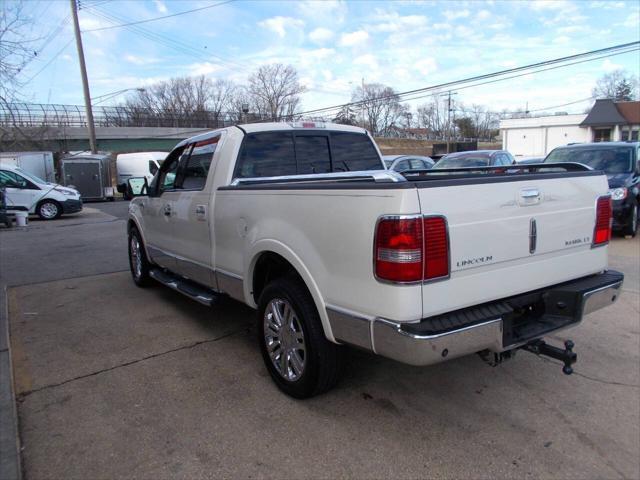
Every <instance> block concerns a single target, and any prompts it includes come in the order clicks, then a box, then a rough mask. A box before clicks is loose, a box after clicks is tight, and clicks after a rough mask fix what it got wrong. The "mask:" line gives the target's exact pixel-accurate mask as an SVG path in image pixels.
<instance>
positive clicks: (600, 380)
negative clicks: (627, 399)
mask: <svg viewBox="0 0 640 480" xmlns="http://www.w3.org/2000/svg"><path fill="white" fill-rule="evenodd" d="M536 357H537V358H539V359H540V360H542V361H543V362H548V363H553V364H554V365H559V366H561V367H562V366H563V365H564V364H563V363H560V362H556V361H554V360H551V359H549V358H544V357H541V356H540V355H536ZM572 375H577V376H578V377H582V378H586V379H587V380H591V381H592V382H597V383H603V384H605V385H617V386H620V387H631V388H640V385H634V384H633V383H622V382H615V381H613V380H603V379H601V378H597V377H591V376H589V375H585V374H584V373H580V372H576V371H575V370H574V371H573V373H572Z"/></svg>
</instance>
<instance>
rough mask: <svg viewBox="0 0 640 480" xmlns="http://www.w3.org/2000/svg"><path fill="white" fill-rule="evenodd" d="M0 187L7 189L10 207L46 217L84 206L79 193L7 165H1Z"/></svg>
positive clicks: (45, 218) (56, 215)
mask: <svg viewBox="0 0 640 480" xmlns="http://www.w3.org/2000/svg"><path fill="white" fill-rule="evenodd" d="M0 187H3V188H4V189H5V201H6V204H7V211H8V212H14V213H15V211H26V212H29V213H31V214H37V215H38V216H39V217H40V218H42V219H43V220H53V219H54V218H58V217H60V215H63V214H67V213H76V212H79V211H80V210H82V199H81V198H80V193H79V192H78V191H77V190H74V189H73V188H68V187H63V186H62V185H58V184H56V183H47V182H45V181H44V180H42V179H40V178H38V177H36V176H35V175H32V174H30V173H27V172H25V171H24V170H22V169H20V168H16V167H10V166H8V165H1V166H0Z"/></svg>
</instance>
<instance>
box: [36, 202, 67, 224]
mask: <svg viewBox="0 0 640 480" xmlns="http://www.w3.org/2000/svg"><path fill="white" fill-rule="evenodd" d="M36 213H37V214H38V216H39V217H40V218H41V219H43V220H54V219H56V218H58V217H59V216H60V215H62V206H61V205H60V204H59V203H58V202H56V201H55V200H42V201H41V202H40V203H39V204H38V207H37V208H36Z"/></svg>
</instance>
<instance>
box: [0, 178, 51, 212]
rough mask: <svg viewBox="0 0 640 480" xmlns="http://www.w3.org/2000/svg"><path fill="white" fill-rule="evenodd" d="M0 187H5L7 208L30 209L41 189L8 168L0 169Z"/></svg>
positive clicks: (40, 193) (37, 198)
mask: <svg viewBox="0 0 640 480" xmlns="http://www.w3.org/2000/svg"><path fill="white" fill-rule="evenodd" d="M0 187H4V188H5V200H6V203H7V207H8V209H9V210H11V209H16V207H17V208H18V209H20V210H27V211H31V210H32V207H34V206H35V204H36V202H37V201H38V200H39V199H40V197H41V196H42V193H43V192H42V190H40V188H39V187H38V186H37V185H34V184H33V183H32V182H30V181H29V180H27V179H26V178H24V177H23V176H22V175H18V174H17V173H15V172H11V171H9V170H0Z"/></svg>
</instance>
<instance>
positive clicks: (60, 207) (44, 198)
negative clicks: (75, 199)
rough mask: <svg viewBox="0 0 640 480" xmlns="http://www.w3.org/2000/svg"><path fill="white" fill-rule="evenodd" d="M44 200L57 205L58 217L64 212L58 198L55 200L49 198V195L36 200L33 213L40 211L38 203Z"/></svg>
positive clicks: (40, 203)
mask: <svg viewBox="0 0 640 480" xmlns="http://www.w3.org/2000/svg"><path fill="white" fill-rule="evenodd" d="M44 202H51V203H55V204H56V205H57V206H58V210H59V212H58V217H60V216H61V215H62V214H63V213H64V209H63V208H62V203H61V202H60V200H56V199H55V198H50V197H46V196H45V197H42V198H41V199H40V200H38V201H37V202H36V206H35V208H34V210H33V212H34V213H36V214H37V213H38V212H39V211H40V205H42V204H43V203H44Z"/></svg>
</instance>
